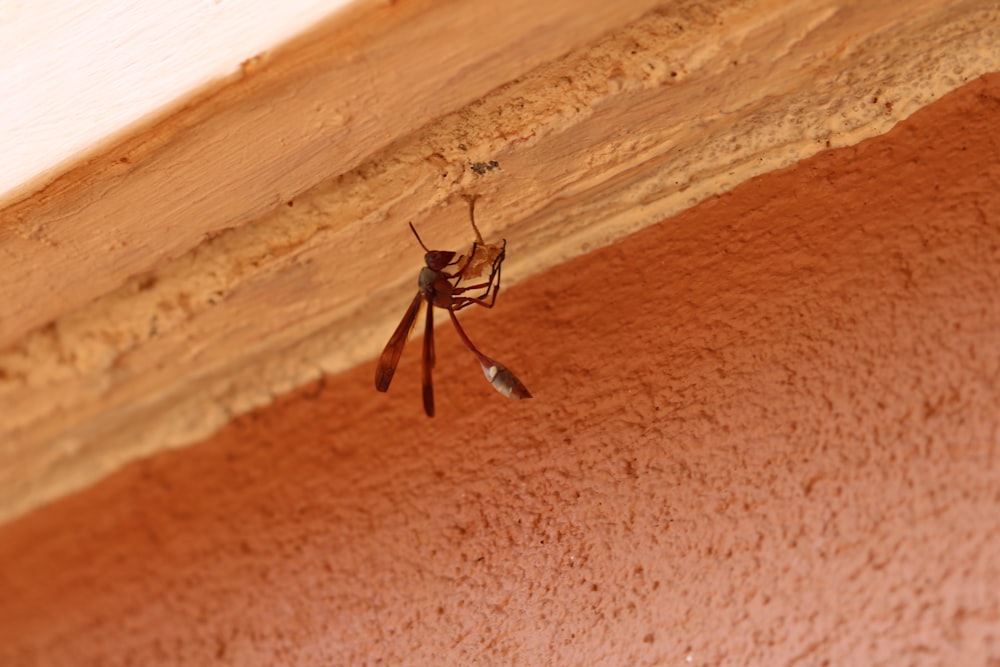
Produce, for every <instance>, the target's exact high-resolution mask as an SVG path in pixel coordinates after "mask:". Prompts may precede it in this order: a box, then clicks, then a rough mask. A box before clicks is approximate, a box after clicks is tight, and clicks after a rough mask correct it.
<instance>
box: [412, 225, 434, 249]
mask: <svg viewBox="0 0 1000 667" xmlns="http://www.w3.org/2000/svg"><path fill="white" fill-rule="evenodd" d="M410 231H411V232H413V235H414V236H416V237H417V243H419V244H420V247H421V248H423V249H424V252H430V249H429V248H428V247H427V246H425V245H424V242H423V241H421V240H420V234H417V228H416V227H414V226H413V223H412V222H411V223H410Z"/></svg>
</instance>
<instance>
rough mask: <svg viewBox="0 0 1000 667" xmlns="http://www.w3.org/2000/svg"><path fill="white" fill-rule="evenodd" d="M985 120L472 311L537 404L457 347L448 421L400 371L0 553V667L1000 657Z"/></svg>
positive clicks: (997, 401) (672, 231)
mask: <svg viewBox="0 0 1000 667" xmlns="http://www.w3.org/2000/svg"><path fill="white" fill-rule="evenodd" d="M998 128H1000V76H992V77H990V78H988V79H985V80H978V81H976V82H974V83H972V84H970V85H968V86H966V87H964V88H962V89H960V90H959V91H957V92H956V93H954V94H951V95H949V96H947V97H946V98H944V99H943V100H941V101H939V102H937V103H935V104H934V105H932V106H930V107H928V108H926V109H924V110H923V111H921V112H919V113H918V114H916V115H915V116H913V117H912V118H910V119H909V120H907V121H905V122H904V123H902V124H901V125H899V126H898V127H896V128H895V129H894V130H893V131H892V132H890V133H889V134H888V135H886V136H882V137H879V138H876V139H873V140H869V141H866V142H864V143H862V144H861V145H859V146H856V147H854V148H847V149H842V150H836V151H831V152H827V153H824V154H820V155H818V156H816V157H814V158H812V159H809V160H806V161H804V162H802V163H800V164H798V165H797V166H795V167H793V168H790V169H788V170H784V171H781V172H777V173H773V174H769V175H767V176H764V177H760V178H757V179H754V180H752V181H750V182H747V183H745V184H743V185H741V186H739V187H738V188H737V189H735V190H734V191H732V192H731V193H729V194H727V195H724V196H722V197H718V198H715V199H712V200H709V201H706V202H705V203H703V204H702V205H699V206H697V207H695V208H694V209H691V210H689V211H687V212H685V213H683V214H681V215H678V216H676V217H674V218H671V219H669V220H667V221H665V222H663V223H662V224H660V225H656V226H654V227H652V228H649V229H647V230H645V231H643V232H641V233H638V234H635V235H633V236H631V237H629V238H627V239H625V240H624V241H622V242H620V243H617V244H615V245H613V246H611V247H607V248H604V249H602V250H599V251H597V252H594V253H591V254H589V255H587V256H585V257H582V258H579V259H577V260H575V261H572V262H569V263H567V264H564V265H562V266H560V267H558V268H556V269H554V270H551V271H549V272H547V273H545V274H542V275H539V276H536V277H534V278H532V279H530V280H528V281H525V282H523V283H521V284H519V285H518V286H517V287H516V288H513V289H511V290H509V291H505V292H504V294H502V295H501V297H500V303H499V304H498V308H497V309H496V310H494V311H492V312H479V313H469V312H468V311H465V312H463V316H465V315H466V314H467V315H468V316H467V317H465V318H464V319H465V322H466V323H467V328H468V329H469V331H470V335H472V336H473V338H474V339H475V340H476V341H477V342H479V343H480V345H481V347H482V348H483V349H484V351H485V352H486V353H487V354H491V355H494V356H496V357H498V358H500V359H502V360H503V361H504V362H505V363H507V364H509V365H510V366H511V367H513V368H514V369H515V370H516V371H517V372H518V374H519V375H520V376H521V378H522V379H523V380H524V381H525V382H526V383H527V385H528V386H529V388H530V389H531V390H532V392H533V393H534V394H535V398H534V399H533V400H531V401H522V402H520V403H513V402H508V401H505V400H504V399H502V398H500V397H498V396H496V395H495V394H494V393H493V392H492V390H491V389H490V388H489V387H488V386H487V385H486V383H485V382H484V381H483V380H482V378H481V377H480V376H479V371H478V370H477V368H476V367H475V364H474V361H473V359H472V358H471V356H470V355H469V354H468V353H467V352H466V351H465V350H464V349H463V348H461V347H460V344H459V343H458V341H457V340H456V338H455V336H454V335H453V334H452V333H451V332H449V331H447V330H445V329H442V330H441V331H440V333H439V334H438V335H437V336H436V338H437V343H438V366H437V375H436V378H437V386H438V389H439V396H438V414H439V417H438V418H437V419H435V420H433V421H429V420H427V419H425V418H424V417H423V415H422V414H421V409H420V401H419V387H418V382H419V363H418V357H419V345H417V344H413V343H411V345H410V348H409V349H408V350H407V353H406V354H405V355H404V358H403V362H402V365H401V368H400V371H399V373H398V374H397V379H396V380H395V383H394V385H393V387H392V390H391V391H390V393H389V394H388V395H380V394H376V393H375V391H374V390H373V389H372V387H371V385H372V374H373V368H372V367H371V366H365V367H361V368H357V369H355V370H353V371H350V372H348V373H345V374H342V375H339V376H336V377H331V378H328V380H327V382H326V384H325V386H324V387H311V388H309V389H307V390H303V391H302V392H300V393H298V394H296V395H293V396H290V397H287V398H285V399H282V400H281V401H279V402H278V403H277V404H275V405H273V406H271V407H270V408H268V409H265V410H261V411H258V412H256V413H253V414H250V415H248V416H246V417H243V418H239V419H237V420H236V421H234V422H233V423H232V424H231V425H230V426H229V427H227V428H226V429H225V430H223V431H222V432H221V433H219V434H218V435H217V436H216V437H214V438H212V439H211V440H209V441H206V442H203V443H200V444H198V445H196V446H194V447H191V448H188V449H186V450H181V451H176V452H170V453H165V454H161V455H158V456H156V457H154V458H152V459H150V460H147V461H144V462H142V463H139V464H133V465H130V466H129V467H127V468H126V469H124V470H123V471H121V472H119V473H116V474H115V475H113V476H112V477H110V478H108V479H106V480H105V481H103V482H101V483H100V484H98V485H96V486H94V487H92V488H90V489H88V490H87V491H85V492H82V493H79V494H76V495H74V496H71V497H68V498H65V499H63V500H60V501H59V502H57V503H55V504H53V505H50V506H48V507H46V508H43V509H41V510H37V511H35V512H33V513H32V514H29V515H27V516H25V517H23V518H21V519H19V520H17V521H15V522H13V523H11V524H8V525H6V526H3V527H2V528H0V563H2V565H3V566H2V568H0V664H3V665H12V666H20V665H66V664H74V665H98V664H101V665H125V664H143V665H153V664H187V665H191V664H212V663H216V664H234V665H255V664H260V665H271V664H301V665H321V664H322V665H328V664H377V663H378V664H418V665H441V664H502V665H518V664H520V665H535V664H560V665H595V664H597V665H643V664H694V665H698V664H704V665H714V664H733V665H741V664H767V665H817V664H868V665H899V664H911V665H922V664H928V665H929V664H954V665H958V664H963V665H970V664H976V665H980V664H993V663H994V662H996V661H1000V585H998V583H997V582H1000V519H998V517H1000V492H998V489H1000V462H998V460H997V445H998V442H1000V410H998V408H997V406H998V405H1000V387H998V376H1000V129H998ZM509 241H510V245H509V251H510V252H511V253H516V252H518V247H517V239H510V240H509ZM416 268H417V267H415V272H416ZM408 299H409V294H400V310H401V311H402V309H403V308H404V306H405V305H406V303H407V301H408ZM388 333H389V332H386V335H387V336H388ZM991 661H993V662H991Z"/></svg>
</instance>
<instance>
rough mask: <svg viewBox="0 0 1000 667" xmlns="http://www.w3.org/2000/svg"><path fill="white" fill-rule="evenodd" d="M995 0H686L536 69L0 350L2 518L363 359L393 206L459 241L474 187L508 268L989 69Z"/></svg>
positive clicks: (382, 307) (407, 243)
mask: <svg viewBox="0 0 1000 667" xmlns="http://www.w3.org/2000/svg"><path fill="white" fill-rule="evenodd" d="M997 14H998V10H997V9H996V8H995V7H992V6H991V5H990V3H986V2H964V3H946V2H923V3H919V4H916V5H913V6H912V7H911V10H910V11H909V12H908V13H906V14H904V15H900V13H899V12H898V11H894V7H893V6H892V4H891V3H875V4H873V3H864V4H861V3H858V4H854V5H850V6H845V5H843V4H842V3H817V2H803V3H797V4H795V5H788V4H786V3H769V2H757V3H742V4H739V5H734V4H732V3H721V2H720V3H718V4H717V5H714V6H711V7H710V6H708V5H706V3H698V4H697V5H696V6H695V5H693V4H692V5H683V6H677V7H673V8H671V9H666V8H664V9H660V10H659V11H656V12H652V13H650V14H648V15H646V16H644V17H642V18H641V19H639V20H637V21H635V22H633V23H631V24H630V25H628V26H626V27H624V28H620V29H618V30H615V31H613V33H612V34H609V35H607V36H606V37H604V38H602V39H599V40H597V41H595V42H593V43H591V44H589V45H588V46H586V47H583V48H580V49H577V50H574V51H572V52H571V53H569V54H568V55H566V56H564V57H562V58H559V59H555V60H552V61H550V62H548V63H546V64H543V65H541V66H540V67H538V68H536V69H535V70H533V71H532V72H530V73H529V74H527V75H524V76H521V77H519V78H518V79H516V80H513V81H511V82H510V83H508V84H507V85H505V86H502V87H500V88H498V89H496V90H493V91H492V92H490V93H489V94H488V95H486V96H485V97H483V98H482V99H479V100H477V101H475V102H473V103H472V104H470V105H468V106H466V107H464V108H462V109H461V110H459V111H457V112H455V113H453V114H450V115H447V116H445V117H442V118H440V119H438V120H437V121H435V122H434V123H432V124H428V125H426V126H424V127H422V128H419V129H417V130H416V131H414V132H413V133H412V134H410V135H407V136H405V137H403V138H401V139H399V140H397V141H395V142H394V143H392V144H391V145H389V146H387V147H386V148H385V149H383V150H382V151H380V152H378V153H377V154H374V155H372V156H370V158H369V159H368V160H367V161H366V162H365V163H364V164H363V165H361V166H360V167H358V168H357V169H354V170H352V171H349V172H347V173H344V174H342V175H341V176H339V177H336V178H333V179H331V180H329V181H328V182H324V183H321V184H320V185H318V186H314V187H313V188H312V189H310V190H307V191H304V192H303V193H302V194H301V195H298V196H295V197H292V198H290V199H288V200H287V201H286V202H285V204H284V205H283V206H281V207H279V208H277V209H276V210H274V211H272V212H271V213H269V214H266V215H264V216H263V217H259V218H257V219H256V220H254V221H253V222H252V223H251V224H245V225H242V226H236V227H233V228H232V229H230V230H228V231H225V232H223V233H220V234H217V235H214V236H212V237H211V238H209V239H207V240H206V241H204V242H203V243H202V244H201V245H199V246H198V247H197V248H195V249H194V250H192V251H190V252H188V253H186V254H183V255H181V256H180V257H178V258H175V259H172V260H168V261H167V260H164V261H160V262H159V263H158V264H157V265H155V266H154V267H153V268H151V269H150V270H149V271H147V272H146V273H144V274H143V275H141V276H136V277H134V278H132V279H130V280H129V281H128V282H127V283H126V284H125V285H124V286H123V287H121V288H119V289H117V290H113V291H111V292H109V293H107V294H106V295H104V296H103V297H100V298H99V299H98V300H97V301H95V302H94V303H92V304H90V305H88V306H86V307H84V308H81V309H79V310H78V311H76V312H73V313H70V314H68V315H66V316H64V317H61V318H59V319H58V320H57V321H55V322H54V323H53V324H52V325H50V326H48V327H46V328H43V329H40V330H36V331H34V332H31V333H29V334H28V335H26V336H25V337H23V338H22V339H21V341H20V342H19V344H18V345H16V346H15V347H14V348H13V349H11V350H10V351H9V352H7V353H6V354H4V355H2V356H0V369H2V376H0V377H2V384H0V398H2V399H3V400H5V401H7V402H8V405H10V406H12V408H13V410H12V411H11V415H12V416H14V417H15V418H16V420H17V421H16V423H15V424H14V426H13V428H11V427H9V426H8V427H6V428H7V429H8V430H7V431H6V433H4V437H3V439H2V440H0V442H3V443H5V444H4V447H3V449H2V450H0V457H2V458H0V463H2V464H3V465H0V470H5V471H6V470H10V471H11V472H12V474H10V475H9V476H7V477H6V478H4V479H2V480H0V488H2V489H4V496H2V497H0V508H2V513H0V516H3V517H7V518H9V517H12V516H16V515H17V514H20V513H23V512H25V511H27V510H28V509H30V508H31V507H34V506H37V505H38V504H40V503H42V502H44V501H45V500H48V499H51V498H54V497H57V496H58V495H61V494H62V493H66V492H68V491H70V490H72V489H74V488H80V487H81V486H83V485H85V484H87V483H89V482H91V481H93V480H95V479H97V478H99V477H100V476H101V475H103V474H105V473H106V472H109V471H111V470H114V469H116V468H117V467H119V466H121V465H123V464H124V463H126V462H128V461H129V460H133V459H134V458H136V457H139V456H142V455H145V454H148V453H151V452H153V451H157V450H160V449H163V448H165V447H171V446H180V445H184V444H186V443H189V442H191V441H192V440H194V439H197V438H200V437H203V436H204V435H207V434H208V433H210V432H211V431H212V430H214V429H215V428H217V427H218V426H220V425H221V424H222V423H224V422H225V421H226V420H227V419H228V418H229V417H230V416H231V415H232V414H234V413H238V412H242V411H245V410H247V409H250V408H252V407H254V406H256V405H261V404H264V403H267V402H268V401H269V400H271V398H272V397H273V395H274V393H277V392H281V391H284V390H286V389H289V388H291V387H293V386H295V385H297V384H300V383H302V382H305V381H309V380H311V379H312V380H315V379H317V378H319V377H321V376H323V375H324V374H325V373H334V372H336V371H338V370H342V369H344V368H347V367H349V366H351V365H354V364H356V363H358V362H360V361H362V360H364V359H366V358H370V357H371V356H373V354H374V353H375V352H376V351H377V349H378V348H379V346H380V345H381V344H382V343H383V342H384V341H383V340H382V339H383V338H384V337H385V335H387V332H388V331H391V328H392V320H393V319H394V318H397V317H398V316H399V312H398V311H399V310H400V309H401V308H402V306H403V305H405V302H406V301H407V300H408V298H409V294H410V292H411V291H412V289H413V287H412V284H410V283H411V282H412V281H413V279H414V274H415V270H416V268H418V267H419V262H420V252H414V250H413V248H412V244H411V240H410V238H409V237H408V232H407V231H406V228H405V223H406V220H408V219H413V220H414V222H415V223H416V224H418V225H419V226H420V229H421V231H422V234H424V237H425V239H426V240H428V242H429V243H431V245H434V246H438V247H456V248H458V247H461V244H462V243H464V241H465V240H466V238H465V231H464V230H465V224H466V223H465V222H464V219H463V216H464V208H463V206H462V205H461V204H460V203H457V198H456V197H455V196H454V195H455V194H457V193H460V192H473V191H474V192H478V193H480V194H481V195H483V200H482V203H481V204H480V223H481V226H482V227H483V228H484V231H486V232H487V235H488V236H491V235H492V236H506V237H507V238H508V239H509V240H510V241H511V246H510V249H511V259H510V261H509V263H508V268H509V270H508V271H505V276H509V277H515V278H516V277H517V276H518V275H521V276H524V275H527V274H529V273H533V272H536V271H539V270H543V269H544V268H545V267H547V266H552V265H553V264H555V263H558V262H560V261H563V260H565V259H566V258H568V257H572V256H575V255H577V254H579V253H581V252H584V251H586V250H587V249H589V248H593V247H596V246H598V245H602V244H605V243H609V242H611V241H613V240H614V239H616V238H620V237H621V236H622V235H624V234H627V233H629V232H631V231H634V230H636V229H639V228H641V227H642V226H645V225H647V224H651V223H654V222H657V221H659V220H661V219H663V218H665V217H667V216H669V215H671V214H672V213H675V212H677V211H679V210H682V209H683V208H685V207H687V206H689V205H691V204H692V203H694V202H696V201H699V200H701V199H703V198H705V197H707V196H710V195H712V194H716V193H718V192H723V191H725V190H727V189H729V188H731V187H733V186H734V185H736V184H737V183H739V182H741V181H743V180H746V179H747V178H751V177H753V176H754V175H757V174H759V173H764V172H766V171H769V170H772V169H775V168H780V167H781V166H784V165H787V164H791V163H793V162H795V161H797V160H798V159H801V158H802V157H805V156H806V155H810V154H813V153H815V152H816V151H818V150H823V149H825V148H828V147H838V146H846V145H851V144H853V143H856V142H858V141H860V140H862V139H864V138H866V137H868V136H873V135H875V134H878V133H881V132H884V131H887V130H888V129H890V128H891V127H892V126H893V125H894V124H895V123H896V122H898V121H899V120H900V119H902V118H905V117H907V116H908V115H910V114H911V113H912V112H913V111H915V110H917V109H919V108H920V107H922V106H923V105H925V104H927V103H929V102H931V101H933V100H934V99H937V98H939V97H940V96H942V95H944V94H946V93H947V92H948V91H950V90H952V89H954V88H955V87H957V86H959V85H961V84H962V83H964V82H966V81H968V80H971V79H972V78H975V77H977V76H980V75H982V74H984V73H986V72H990V71H996V70H997V69H1000V67H998V62H997V55H996V54H995V53H994V51H995V49H993V48H992V43H993V41H992V39H991V37H990V34H991V30H990V28H987V29H983V26H984V25H985V26H990V27H995V26H997V25H998V20H997V19H998V16H997ZM993 34H994V36H995V32H994V33H993ZM430 239H433V240H430ZM609 279H610V280H613V277H609ZM25 480H30V481H25Z"/></svg>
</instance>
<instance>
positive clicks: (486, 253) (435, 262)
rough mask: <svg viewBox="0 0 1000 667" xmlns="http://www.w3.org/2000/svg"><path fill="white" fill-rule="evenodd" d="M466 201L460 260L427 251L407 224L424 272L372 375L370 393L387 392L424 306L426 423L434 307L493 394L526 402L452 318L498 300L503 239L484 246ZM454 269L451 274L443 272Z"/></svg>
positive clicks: (516, 383) (520, 388)
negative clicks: (467, 242) (465, 241)
mask: <svg viewBox="0 0 1000 667" xmlns="http://www.w3.org/2000/svg"><path fill="white" fill-rule="evenodd" d="M467 200H468V201H469V219H470V220H471V221H472V227H473V229H475V230H476V241H475V242H474V243H473V244H472V249H471V251H470V252H469V256H468V258H464V257H463V256H459V257H458V258H457V259H456V258H455V254H456V253H455V252H454V251H452V250H429V249H428V248H427V246H426V245H424V242H423V241H422V240H421V239H420V235H419V234H417V230H416V228H415V227H414V226H413V223H412V222H411V223H410V230H411V231H412V232H413V235H414V236H416V237H417V243H419V244H420V247H422V248H423V249H424V252H425V253H426V254H425V255H424V263H425V264H426V266H425V267H424V268H422V269H421V270H420V276H419V277H418V279H417V284H418V286H419V289H418V290H417V294H416V296H415V297H413V302H412V303H410V306H409V308H407V309H406V313H405V314H404V315H403V319H402V320H400V321H399V326H397V327H396V330H395V331H394V332H393V333H392V337H391V338H389V342H388V343H386V345H385V349H384V350H382V356H380V357H379V360H378V366H377V367H376V369H375V388H376V389H378V390H379V391H388V389H389V383H390V382H392V376H393V375H394V374H395V373H396V365H397V364H398V363H399V358H400V356H402V354H403V346H404V345H406V339H407V338H408V337H409V335H410V331H412V330H413V325H414V323H415V322H416V321H417V313H418V312H419V311H420V304H421V302H423V301H426V302H427V315H426V317H427V319H426V323H425V326H424V349H423V377H422V384H423V396H424V412H426V413H427V416H428V417H433V416H434V385H433V382H432V380H431V371H432V370H433V368H434V361H435V359H434V307H435V306H437V307H438V308H443V309H444V310H446V311H448V316H449V317H450V318H451V322H452V324H454V325H455V330H456V331H457V332H458V337H459V338H461V339H462V342H463V343H465V346H466V347H468V348H469V349H470V350H472V353H473V354H475V355H476V358H477V359H478V360H479V365H480V366H482V369H483V374H484V375H485V376H486V379H487V380H488V381H489V383H490V384H491V385H493V388H494V389H496V390H497V391H499V392H500V393H501V394H503V395H504V396H507V397H508V398H517V399H521V398H531V394H530V393H529V392H528V389H527V388H526V387H525V386H524V385H523V384H522V383H521V381H520V380H518V379H517V377H516V376H515V375H514V374H513V373H511V372H510V370H508V369H507V367H506V366H504V365H503V364H501V363H500V362H498V361H495V360H494V359H490V358H489V357H487V356H486V355H485V354H483V353H482V352H480V351H479V348H477V347H476V346H475V344H474V343H473V342H472V340H471V339H470V338H469V336H468V335H467V334H466V333H465V330H464V329H463V328H462V325H461V324H460V323H459V321H458V317H457V316H456V315H455V313H456V312H457V311H459V310H462V309H463V308H465V307H467V306H471V305H472V304H476V305H479V306H483V307H485V308H492V307H493V305H494V304H495V303H496V299H497V294H498V293H499V292H500V265H501V264H503V260H504V257H505V256H506V249H507V241H506V239H505V240H504V241H503V243H502V244H500V245H490V244H487V243H485V242H484V241H483V237H482V235H481V234H480V233H479V229H478V228H477V227H476V221H475V214H474V210H475V202H476V200H475V197H467ZM452 266H454V267H455V269H454V271H452V272H450V273H449V271H448V268H449V267H452ZM487 266H488V267H489V272H490V273H489V278H488V279H487V280H486V282H480V283H477V284H474V285H461V284H460V283H461V282H462V281H463V280H465V279H468V278H475V277H479V276H480V275H482V274H483V273H485V272H486V267H487ZM476 290H483V292H482V293H481V294H479V295H477V296H467V294H468V293H469V292H474V291H476Z"/></svg>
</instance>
